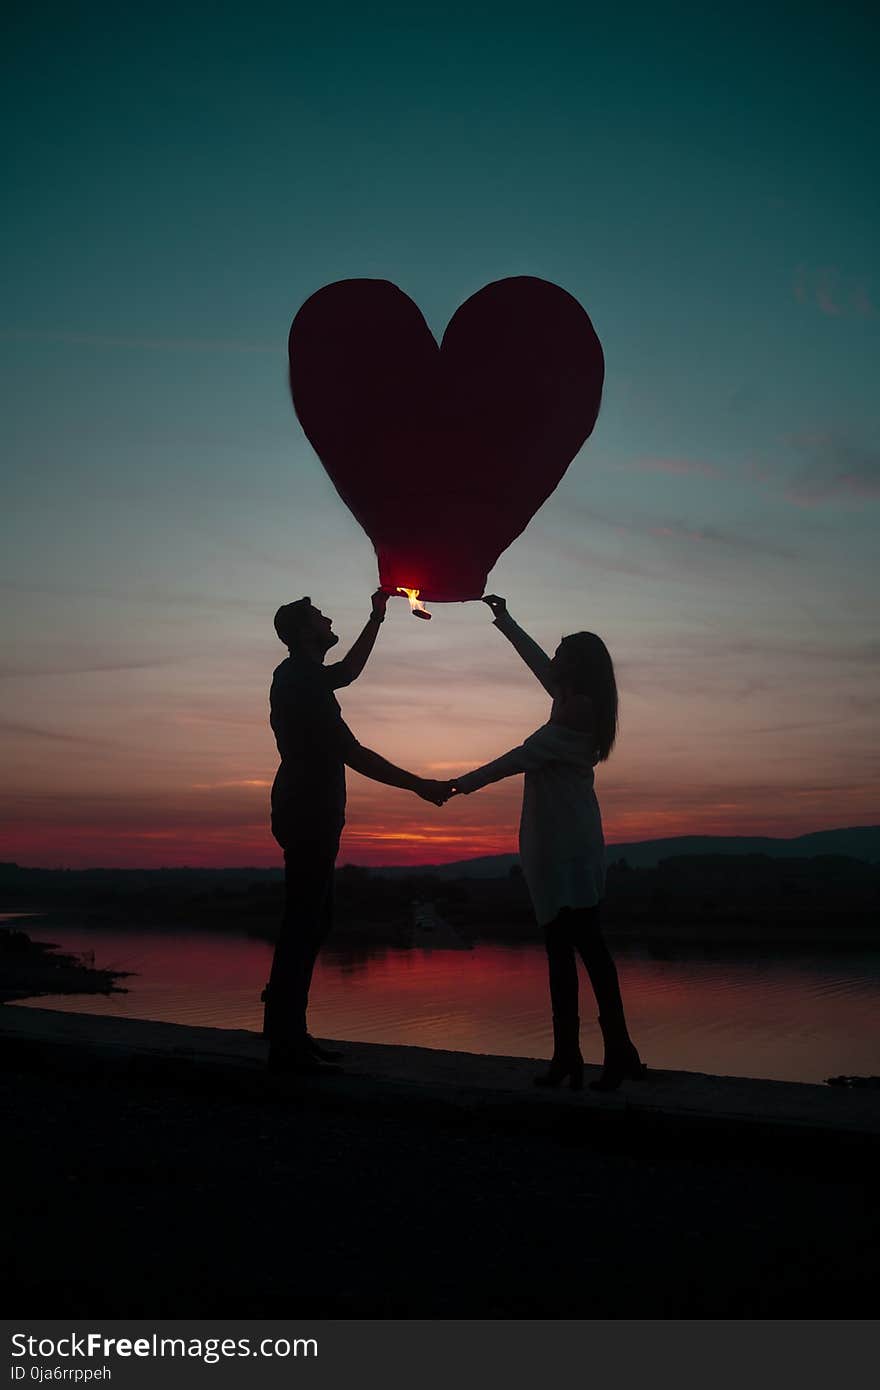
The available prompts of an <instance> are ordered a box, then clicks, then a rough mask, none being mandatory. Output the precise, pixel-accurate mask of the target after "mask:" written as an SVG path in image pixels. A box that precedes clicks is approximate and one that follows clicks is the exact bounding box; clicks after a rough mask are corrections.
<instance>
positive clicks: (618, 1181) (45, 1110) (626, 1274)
mask: <svg viewBox="0 0 880 1390" xmlns="http://www.w3.org/2000/svg"><path fill="white" fill-rule="evenodd" d="M4 1062H5V1069H4V1074H3V1075H2V1077H0V1107H2V1112H3V1114H4V1116H5V1117H6V1120H7V1126H6V1129H7V1134H6V1142H5V1143H4V1157H5V1159H6V1168H7V1177H6V1179H5V1182H4V1198H3V1208H4V1240H3V1260H4V1264H5V1266H6V1269H5V1271H4V1276H3V1284H2V1286H0V1302H2V1306H3V1307H4V1308H6V1309H7V1313H6V1316H9V1317H20V1316H30V1317H34V1316H41V1317H58V1316H62V1315H63V1316H70V1317H91V1318H94V1317H96V1316H104V1317H123V1316H125V1317H141V1318H143V1317H158V1316H160V1315H162V1316H171V1317H186V1316H195V1315H198V1316H205V1317H207V1316H213V1317H217V1316H220V1317H223V1316H242V1317H258V1316H267V1317H294V1316H313V1317H342V1318H346V1317H356V1318H377V1317H378V1318H383V1317H387V1318H392V1317H393V1318H397V1317H404V1318H410V1317H434V1318H461V1317H464V1318H477V1317H491V1318H514V1317H531V1318H554V1317H560V1318H563V1317H564V1318H571V1317H575V1318H577V1317H585V1318H590V1317H592V1318H596V1317H599V1318H617V1317H639V1318H646V1317H647V1318H678V1317H719V1316H720V1317H728V1318H751V1317H758V1318H761V1317H789V1318H856V1317H865V1316H873V1315H874V1311H875V1299H876V1289H877V1287H878V1279H880V1242H878V1235H880V1220H878V1202H877V1181H876V1177H875V1172H876V1151H874V1152H873V1154H872V1153H870V1152H869V1151H868V1150H867V1149H864V1150H863V1149H852V1150H850V1149H849V1148H847V1147H846V1146H843V1147H842V1148H841V1149H840V1150H839V1151H836V1150H835V1148H834V1146H833V1144H831V1145H827V1144H826V1145H820V1146H819V1147H818V1148H813V1147H812V1146H811V1144H810V1142H809V1141H808V1140H804V1141H803V1142H802V1143H800V1142H796V1143H792V1142H791V1141H790V1140H789V1141H786V1142H785V1143H784V1144H776V1143H774V1142H773V1141H772V1140H768V1139H767V1138H766V1137H765V1138H763V1139H762V1138H761V1136H760V1134H757V1133H756V1134H754V1135H750V1136H749V1137H747V1138H742V1137H737V1136H736V1135H733V1136H726V1137H725V1136H724V1135H723V1134H722V1135H719V1134H717V1133H715V1134H713V1135H712V1136H710V1137H708V1138H707V1137H706V1136H705V1135H703V1134H701V1133H698V1132H696V1131H694V1132H690V1131H688V1130H685V1131H683V1132H681V1133H676V1132H667V1131H665V1130H663V1129H662V1128H661V1129H658V1130H657V1131H656V1132H655V1131H653V1130H651V1129H650V1128H649V1129H648V1130H644V1129H643V1128H640V1127H639V1126H637V1125H636V1126H633V1127H630V1126H629V1125H627V1124H623V1123H618V1124H615V1125H613V1126H611V1127H610V1128H608V1129H603V1128H601V1127H599V1128H595V1127H592V1126H591V1125H588V1124H584V1123H582V1118H583V1115H584V1114H585V1113H586V1112H585V1111H583V1110H582V1109H575V1108H572V1107H571V1106H568V1107H562V1106H560V1108H559V1110H558V1112H557V1111H556V1110H555V1109H548V1110H547V1112H546V1115H544V1113H543V1112H541V1117H540V1118H538V1117H537V1116H536V1115H535V1114H529V1113H527V1112H525V1111H517V1110H516V1108H515V1107H513V1108H511V1109H509V1110H507V1109H505V1108H504V1107H496V1108H494V1109H492V1108H488V1109H486V1110H485V1112H481V1111H480V1110H479V1109H477V1110H473V1109H471V1110H462V1109H460V1108H457V1107H455V1106H452V1105H448V1106H447V1105H443V1104H442V1103H439V1102H436V1101H430V1102H428V1103H425V1104H413V1105H403V1104H401V1103H400V1101H399V1100H398V1101H394V1102H393V1103H389V1102H384V1101H383V1100H382V1098H381V1096H377V1099H376V1103H375V1104H370V1103H367V1104H365V1103H357V1102H352V1099H351V1096H350V1095H346V1094H345V1093H343V1092H341V1091H340V1092H337V1094H336V1095H334V1092H333V1088H332V1084H331V1083H328V1082H326V1081H323V1080H322V1081H321V1082H319V1083H315V1082H311V1083H302V1082H300V1083H296V1084H292V1085H291V1084H290V1083H288V1085H287V1086H286V1087H285V1086H278V1087H276V1088H274V1089H273V1088H272V1087H265V1088H263V1089H260V1088H259V1087H258V1088H256V1089H254V1088H253V1087H250V1088H248V1087H236V1086H235V1085H233V1084H231V1083H230V1082H229V1081H228V1079H225V1078H224V1077H223V1076H221V1075H217V1076H213V1077H212V1076H205V1075H195V1074H192V1075H189V1074H187V1073H185V1072H182V1073H181V1075H180V1076H178V1077H175V1076H174V1075H172V1074H169V1073H168V1072H167V1070H166V1071H165V1072H163V1073H162V1074H161V1075H159V1074H156V1075H153V1074H151V1073H150V1071H149V1069H148V1068H147V1069H146V1070H145V1071H144V1072H143V1073H142V1074H141V1073H138V1072H137V1071H133V1072H132V1073H131V1074H126V1073H124V1072H120V1071H119V1070H118V1069H117V1070H115V1071H114V1070H112V1069H111V1070H107V1069H102V1068H101V1067H98V1066H96V1067H95V1068H94V1069H93V1070H88V1069H85V1070H83V1069H81V1068H80V1069H76V1068H74V1069H72V1070H71V1069H67V1068H62V1069H61V1070H59V1069H58V1067H57V1065H54V1064H48V1063H47V1061H46V1059H45V1058H43V1059H42V1060H41V1059H40V1057H39V1056H38V1055H32V1054H31V1053H30V1052H28V1051H27V1050H26V1049H25V1050H24V1051H22V1052H20V1053H19V1052H17V1051H15V1050H14V1049H13V1051H12V1052H11V1053H8V1052H7V1053H6V1054H5V1057H4ZM577 1117H580V1119H578V1118H577Z"/></svg>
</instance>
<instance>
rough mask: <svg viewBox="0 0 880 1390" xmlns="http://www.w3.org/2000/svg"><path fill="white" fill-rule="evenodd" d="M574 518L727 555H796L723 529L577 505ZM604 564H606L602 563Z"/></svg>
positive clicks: (644, 572) (636, 568) (571, 511)
mask: <svg viewBox="0 0 880 1390" xmlns="http://www.w3.org/2000/svg"><path fill="white" fill-rule="evenodd" d="M572 517H574V519H576V520H578V519H579V520H582V521H588V522H599V524H600V525H603V526H610V527H612V528H613V529H614V530H615V531H617V532H618V533H621V534H635V535H639V536H650V537H651V538H652V539H654V540H660V541H669V540H673V541H683V542H686V543H690V542H700V543H701V544H706V545H708V546H719V547H722V548H723V549H725V550H727V551H745V552H748V553H749V554H756V555H757V554H760V555H768V556H772V557H774V558H776V559H779V558H783V559H790V558H792V555H793V552H792V551H791V550H788V549H786V548H785V547H783V546H779V545H771V544H768V543H767V542H766V541H762V540H761V539H759V538H758V537H757V536H755V535H752V534H750V533H748V532H743V531H730V530H726V529H724V528H722V527H720V526H711V525H696V526H694V525H686V524H685V523H684V522H681V521H675V520H665V521H656V522H650V521H634V520H631V519H623V518H621V517H619V516H617V517H614V516H609V515H608V514H607V513H603V512H599V511H596V510H594V509H593V508H591V507H584V506H579V505H577V504H571V505H569V507H568V509H567V512H566V518H567V519H569V518H572ZM602 563H606V562H605V561H602ZM627 570H628V572H629V573H632V574H640V575H648V574H650V571H648V570H645V569H643V568H640V567H639V566H627ZM652 577H653V576H652Z"/></svg>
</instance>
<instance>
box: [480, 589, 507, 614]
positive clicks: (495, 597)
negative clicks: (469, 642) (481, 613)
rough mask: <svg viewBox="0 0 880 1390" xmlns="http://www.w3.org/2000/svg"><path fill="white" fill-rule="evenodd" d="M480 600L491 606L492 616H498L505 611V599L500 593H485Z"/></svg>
mask: <svg viewBox="0 0 880 1390" xmlns="http://www.w3.org/2000/svg"><path fill="white" fill-rule="evenodd" d="M481 602H482V603H485V604H487V605H488V607H489V608H491V610H492V616H493V618H500V617H502V615H503V614H504V613H506V612H507V599H506V598H501V596H500V594H485V595H484V596H483V598H482V600H481Z"/></svg>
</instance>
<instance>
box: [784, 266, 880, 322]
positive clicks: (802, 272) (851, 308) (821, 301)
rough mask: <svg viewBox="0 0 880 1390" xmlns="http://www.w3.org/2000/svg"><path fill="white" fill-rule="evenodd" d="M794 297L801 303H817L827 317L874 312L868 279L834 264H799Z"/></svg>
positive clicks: (861, 314) (864, 316)
mask: <svg viewBox="0 0 880 1390" xmlns="http://www.w3.org/2000/svg"><path fill="white" fill-rule="evenodd" d="M794 297H795V299H796V300H797V301H798V303H800V304H813V305H815V307H816V308H817V309H819V311H820V312H821V313H823V314H825V315H826V316H827V317H828V318H843V317H848V316H855V317H857V318H870V317H871V316H872V315H873V313H874V304H873V302H872V300H871V296H870V293H869V291H868V282H867V281H866V280H858V279H855V278H853V277H852V276H848V275H845V274H844V273H843V272H842V271H841V270H840V269H839V268H838V267H837V266H833V265H825V266H812V267H811V266H808V265H806V264H803V263H802V264H801V265H799V266H798V267H797V269H796V271H795V278H794Z"/></svg>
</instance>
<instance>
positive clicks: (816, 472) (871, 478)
mask: <svg viewBox="0 0 880 1390" xmlns="http://www.w3.org/2000/svg"><path fill="white" fill-rule="evenodd" d="M789 443H790V444H791V445H792V446H793V447H794V449H795V450H796V452H798V453H799V454H800V455H801V457H802V458H803V459H804V460H805V462H804V463H803V465H802V466H801V468H800V469H799V471H798V472H797V473H796V474H795V476H794V477H793V478H791V479H790V480H789V483H788V486H787V487H786V489H785V496H786V497H787V498H788V500H789V501H790V502H795V503H796V504H797V505H798V506H802V507H813V506H818V505H820V504H821V503H823V502H840V501H855V502H864V501H868V500H870V499H871V498H875V497H880V450H876V449H874V450H871V449H866V448H864V447H862V446H861V445H855V444H852V443H850V442H848V441H846V440H843V439H840V438H839V437H837V436H835V435H833V434H809V433H807V434H800V435H793V436H792V437H791V438H790V440H789Z"/></svg>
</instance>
